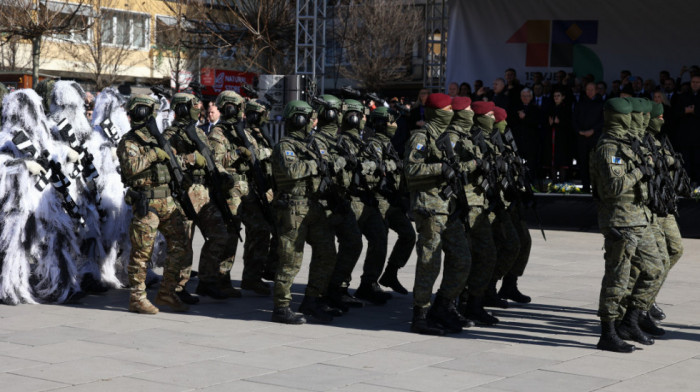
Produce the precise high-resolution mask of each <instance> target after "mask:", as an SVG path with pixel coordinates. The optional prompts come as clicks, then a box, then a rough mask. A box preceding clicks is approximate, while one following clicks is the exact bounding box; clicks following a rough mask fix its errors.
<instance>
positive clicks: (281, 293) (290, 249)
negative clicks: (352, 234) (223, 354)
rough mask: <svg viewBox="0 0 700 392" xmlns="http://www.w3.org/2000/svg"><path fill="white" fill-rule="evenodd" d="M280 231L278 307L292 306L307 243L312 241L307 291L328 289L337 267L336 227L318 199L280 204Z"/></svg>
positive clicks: (317, 293)
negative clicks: (329, 220)
mask: <svg viewBox="0 0 700 392" xmlns="http://www.w3.org/2000/svg"><path fill="white" fill-rule="evenodd" d="M277 229H278V232H279V247H278V250H277V252H278V254H279V266H278V267H277V273H276V275H275V286H274V298H273V302H274V305H275V307H285V306H289V303H290V302H291V300H292V293H291V288H292V284H293V283H294V278H295V277H296V276H297V274H298V273H299V269H301V264H302V260H303V256H304V244H305V243H308V244H309V245H311V252H312V258H311V264H310V265H309V280H308V284H307V285H306V295H307V296H309V297H319V296H321V295H323V294H325V293H326V290H327V289H328V283H329V282H330V279H331V274H332V273H333V268H334V267H335V256H336V254H335V244H334V243H333V231H332V230H331V227H330V225H329V223H328V218H327V217H326V212H325V210H324V209H323V207H322V206H321V205H320V204H319V203H318V202H316V201H310V200H308V199H302V198H298V199H297V198H293V199H291V200H290V201H289V203H288V204H287V205H286V206H279V207H278V208H277Z"/></svg>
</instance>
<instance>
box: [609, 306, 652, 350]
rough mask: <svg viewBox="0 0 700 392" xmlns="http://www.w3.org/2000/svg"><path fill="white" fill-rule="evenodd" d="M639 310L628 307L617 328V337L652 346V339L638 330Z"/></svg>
mask: <svg viewBox="0 0 700 392" xmlns="http://www.w3.org/2000/svg"><path fill="white" fill-rule="evenodd" d="M640 314H641V312H640V310H639V309H637V308H633V307H630V308H628V309H627V312H626V313H625V317H623V318H622V322H621V323H620V326H619V327H617V336H619V337H620V338H622V339H624V340H634V341H635V342H637V343H641V344H644V345H646V346H650V345H652V344H654V338H652V337H651V336H649V335H647V334H645V333H644V332H642V330H641V329H639V315H640Z"/></svg>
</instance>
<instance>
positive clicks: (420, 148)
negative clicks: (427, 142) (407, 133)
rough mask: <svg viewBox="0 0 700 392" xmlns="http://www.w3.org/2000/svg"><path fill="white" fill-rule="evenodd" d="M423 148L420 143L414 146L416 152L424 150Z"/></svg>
mask: <svg viewBox="0 0 700 392" xmlns="http://www.w3.org/2000/svg"><path fill="white" fill-rule="evenodd" d="M424 147H425V146H424V145H422V144H421V143H418V144H416V150H418V151H420V150H422V149H423V148H424Z"/></svg>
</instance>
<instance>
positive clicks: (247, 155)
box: [236, 146, 253, 161]
mask: <svg viewBox="0 0 700 392" xmlns="http://www.w3.org/2000/svg"><path fill="white" fill-rule="evenodd" d="M236 151H237V152H238V155H240V156H241V157H242V158H243V159H245V160H246V161H250V160H251V158H253V153H252V152H250V150H249V149H247V148H245V147H243V146H240V147H238V148H237V149H236Z"/></svg>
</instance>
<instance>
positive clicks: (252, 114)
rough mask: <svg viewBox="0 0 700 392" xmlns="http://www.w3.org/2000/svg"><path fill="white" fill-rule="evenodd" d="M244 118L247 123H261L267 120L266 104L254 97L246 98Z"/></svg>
mask: <svg viewBox="0 0 700 392" xmlns="http://www.w3.org/2000/svg"><path fill="white" fill-rule="evenodd" d="M245 119H246V122H248V123H249V124H254V125H260V124H262V123H263V122H265V121H267V106H265V105H264V104H262V103H261V102H258V100H256V99H251V100H248V102H246V104H245Z"/></svg>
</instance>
